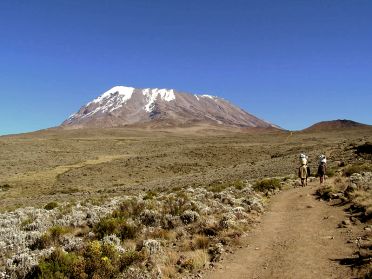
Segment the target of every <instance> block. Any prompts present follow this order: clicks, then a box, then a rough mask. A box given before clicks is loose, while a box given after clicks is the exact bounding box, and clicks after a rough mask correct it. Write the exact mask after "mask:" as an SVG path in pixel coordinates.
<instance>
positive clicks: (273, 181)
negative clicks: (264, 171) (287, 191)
mask: <svg viewBox="0 0 372 279" xmlns="http://www.w3.org/2000/svg"><path fill="white" fill-rule="evenodd" d="M253 188H254V189H255V190H256V191H260V192H267V191H272V190H277V189H281V184H280V180H279V179H277V178H266V179H262V180H259V181H257V182H256V184H255V185H254V186H253Z"/></svg>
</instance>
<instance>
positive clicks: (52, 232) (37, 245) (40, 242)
mask: <svg viewBox="0 0 372 279" xmlns="http://www.w3.org/2000/svg"><path fill="white" fill-rule="evenodd" d="M70 231H71V228H69V227H62V226H54V227H51V228H49V230H48V231H47V232H46V233H44V234H43V235H42V236H41V237H40V238H38V239H37V240H36V241H35V242H34V243H33V244H32V245H31V246H30V249H31V250H36V249H39V250H41V249H46V248H48V247H50V246H56V245H59V244H60V237H61V236H62V235H64V234H66V233H68V232H70Z"/></svg>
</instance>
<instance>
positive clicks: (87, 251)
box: [28, 240, 146, 279]
mask: <svg viewBox="0 0 372 279" xmlns="http://www.w3.org/2000/svg"><path fill="white" fill-rule="evenodd" d="M145 258H146V255H145V254H144V253H143V252H137V251H128V252H118V250H117V249H116V248H115V247H114V246H113V245H110V244H102V243H101V242H99V241H97V240H95V241H92V242H90V243H88V244H87V245H86V246H85V247H84V248H83V249H81V250H80V251H76V252H70V253H67V252H65V251H63V250H62V249H60V248H57V249H56V250H55V251H53V253H52V254H51V255H50V256H49V257H48V258H45V259H43V260H41V261H40V263H39V265H38V267H37V268H36V269H35V270H33V271H32V272H31V273H30V274H29V276H28V278H43V279H54V278H57V279H59V278H60V279H62V278H63V279H65V278H66V279H67V278H76V279H88V278H96V279H106V278H115V277H116V276H117V275H118V274H119V273H121V272H123V271H124V270H125V269H126V268H127V267H129V266H131V265H134V264H137V263H140V262H142V261H144V260H145Z"/></svg>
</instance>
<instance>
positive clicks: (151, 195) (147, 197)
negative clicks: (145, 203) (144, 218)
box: [143, 191, 156, 200]
mask: <svg viewBox="0 0 372 279" xmlns="http://www.w3.org/2000/svg"><path fill="white" fill-rule="evenodd" d="M155 197H156V193H155V192H154V191H148V192H147V193H146V195H145V196H144V197H143V199H144V200H152V199H153V198H155Z"/></svg>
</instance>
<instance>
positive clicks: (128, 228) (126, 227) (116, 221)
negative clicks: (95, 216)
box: [93, 213, 140, 240]
mask: <svg viewBox="0 0 372 279" xmlns="http://www.w3.org/2000/svg"><path fill="white" fill-rule="evenodd" d="M115 216H118V215H117V213H114V214H113V215H112V216H109V217H106V218H103V219H101V220H100V221H99V222H98V223H97V224H96V225H95V226H94V227H93V232H94V233H95V234H96V236H97V238H98V239H102V238H103V237H104V236H107V235H112V234H115V235H117V236H118V237H119V238H120V239H122V240H123V239H134V238H135V237H136V236H137V234H138V232H139V231H140V228H139V227H138V226H137V225H135V224H132V223H129V222H128V221H127V220H126V219H125V218H123V217H121V216H119V217H115Z"/></svg>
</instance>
